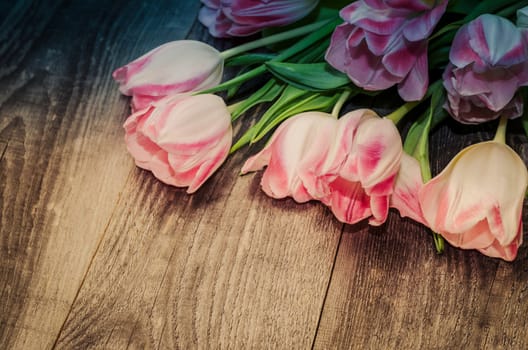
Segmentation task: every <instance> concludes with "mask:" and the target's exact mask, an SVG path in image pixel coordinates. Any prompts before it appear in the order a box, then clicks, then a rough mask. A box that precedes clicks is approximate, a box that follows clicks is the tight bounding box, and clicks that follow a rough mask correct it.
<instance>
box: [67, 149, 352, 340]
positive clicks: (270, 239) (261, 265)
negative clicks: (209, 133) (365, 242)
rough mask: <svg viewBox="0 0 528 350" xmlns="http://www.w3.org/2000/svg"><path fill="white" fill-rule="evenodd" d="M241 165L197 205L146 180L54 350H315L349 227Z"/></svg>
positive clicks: (216, 181) (115, 219)
mask: <svg viewBox="0 0 528 350" xmlns="http://www.w3.org/2000/svg"><path fill="white" fill-rule="evenodd" d="M242 158H243V157H241V155H237V156H235V157H234V159H231V160H230V161H229V162H228V163H227V164H225V165H224V166H223V168H222V169H221V171H220V173H218V174H216V175H215V176H214V177H213V178H212V179H210V181H209V182H208V183H207V184H206V186H205V187H204V188H202V189H200V191H199V192H198V193H196V194H195V195H193V196H188V195H186V194H185V193H184V192H183V190H176V189H172V188H170V187H167V186H165V185H162V184H160V183H159V182H157V181H155V180H153V178H152V176H151V175H150V174H148V173H146V172H143V171H139V170H138V171H137V172H136V174H135V176H134V177H133V178H132V180H131V181H130V182H129V183H128V184H127V187H126V189H125V190H124V191H123V195H122V197H121V200H120V202H119V204H118V206H117V210H116V212H115V214H114V215H113V216H112V221H111V222H110V225H109V226H108V229H107V233H106V235H105V238H104V240H103V242H102V244H101V248H100V249H99V251H98V253H97V255H96V257H95V259H94V262H93V265H92V267H91V269H90V271H89V273H88V275H87V277H86V280H85V283H84V284H83V286H82V288H81V291H80V293H79V296H78V298H77V299H76V302H75V304H74V305H73V308H72V312H71V314H70V316H69V318H68V320H67V322H66V324H65V327H64V329H63V331H62V333H61V337H60V339H59V341H58V343H57V345H58V346H57V348H60V349H61V348H64V349H70V348H85V347H95V348H125V347H131V348H164V349H176V348H181V349H188V348H218V347H223V348H255V347H264V348H277V347H284V348H307V347H309V346H310V345H311V343H312V340H313V336H314V334H315V329H316V326H317V321H318V318H319V314H320V310H321V306H322V303H323V299H324V295H325V291H326V286H327V283H328V281H329V277H330V273H331V269H332V264H333V260H334V255H335V252H336V249H337V244H338V240H339V235H340V232H341V227H342V225H341V224H340V223H338V222H337V221H336V220H335V219H333V218H332V216H331V214H330V213H329V212H328V211H327V210H326V209H325V208H323V207H322V206H321V205H320V204H318V203H310V204H305V205H298V204H295V203H294V202H293V201H291V200H285V201H274V200H271V199H270V198H267V197H266V196H265V195H263V193H262V192H261V191H260V189H259V180H260V175H256V176H255V175H249V176H245V177H237V174H238V171H239V168H240V166H241V162H242Z"/></svg>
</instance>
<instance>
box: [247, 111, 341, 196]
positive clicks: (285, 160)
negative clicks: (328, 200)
mask: <svg viewBox="0 0 528 350" xmlns="http://www.w3.org/2000/svg"><path fill="white" fill-rule="evenodd" d="M336 125H337V120H336V119H335V118H334V117H332V116H331V115H330V114H327V113H322V112H306V113H301V114H298V115H296V116H294V117H292V118H289V119H288V120H286V121H285V122H284V123H282V124H281V125H280V126H279V128H278V129H277V131H275V133H274V134H273V136H272V138H271V139H270V141H269V142H268V144H267V145H266V146H265V147H264V149H262V151H260V152H259V153H258V154H256V155H254V156H253V157H251V158H249V159H248V160H247V161H246V163H245V164H244V166H243V167H242V173H243V174H244V173H247V172H250V171H257V170H260V169H262V168H263V167H265V166H267V169H266V171H265V172H264V175H263V176H262V181H261V185H262V189H263V190H264V192H265V193H266V194H267V195H268V196H270V197H272V198H285V197H292V198H293V199H294V200H295V201H296V202H298V203H303V202H307V201H309V200H312V199H319V198H321V197H324V196H325V195H326V193H325V192H324V186H318V185H317V182H318V181H319V179H318V177H319V176H320V175H321V174H328V173H329V172H330V171H331V166H330V165H328V164H326V157H327V155H328V152H330V149H331V148H332V145H333V140H334V138H335V133H336ZM318 187H319V188H318Z"/></svg>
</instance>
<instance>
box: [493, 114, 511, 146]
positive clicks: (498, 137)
mask: <svg viewBox="0 0 528 350" xmlns="http://www.w3.org/2000/svg"><path fill="white" fill-rule="evenodd" d="M507 125H508V118H507V117H505V116H502V117H501V118H500V121H499V126H498V127H497V132H496V133H495V137H494V138H493V141H495V142H500V143H506V126H507Z"/></svg>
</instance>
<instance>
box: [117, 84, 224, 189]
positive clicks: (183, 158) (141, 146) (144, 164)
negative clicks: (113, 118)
mask: <svg viewBox="0 0 528 350" xmlns="http://www.w3.org/2000/svg"><path fill="white" fill-rule="evenodd" d="M124 128H125V131H126V135H125V142H126V144H127V149H128V151H129V152H130V154H131V155H132V156H133V157H134V159H135V162H136V165H137V166H139V167H140V168H143V169H146V170H150V171H152V173H153V174H154V176H156V177H157V178H158V179H159V180H161V181H163V182H165V183H167V184H169V185H173V186H177V187H186V186H188V189H187V192H188V193H192V192H195V191H196V190H197V189H198V188H199V187H200V186H201V185H202V184H203V183H204V182H205V181H206V180H207V179H208V178H209V177H210V176H211V175H212V174H213V173H214V172H215V171H216V169H218V167H219V166H220V165H221V164H222V163H223V162H224V160H225V159H226V157H227V155H228V153H229V148H230V147H231V142H232V128H231V116H230V113H229V111H228V110H227V107H226V105H225V104H224V101H223V100H222V99H221V98H220V97H218V96H216V95H206V94H204V95H194V96H191V95H183V94H180V95H172V96H168V97H166V98H163V99H161V100H158V101H155V102H153V103H152V104H151V105H149V106H148V107H147V108H145V109H143V110H140V111H137V112H136V113H134V114H132V115H131V116H130V117H129V118H128V119H127V120H126V121H125V124H124Z"/></svg>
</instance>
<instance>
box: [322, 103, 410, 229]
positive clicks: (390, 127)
mask: <svg viewBox="0 0 528 350" xmlns="http://www.w3.org/2000/svg"><path fill="white" fill-rule="evenodd" d="M338 122H339V125H338V132H337V135H336V139H335V143H334V149H333V151H332V152H331V154H332V157H333V159H332V161H331V162H330V163H331V164H340V166H339V167H338V170H337V172H336V175H337V176H335V178H328V180H327V181H328V194H327V196H326V197H324V198H322V199H321V201H322V202H323V203H325V204H326V205H328V206H329V207H330V208H331V209H332V212H333V213H334V215H335V216H336V217H337V218H338V219H339V220H340V221H342V222H345V223H349V224H354V223H356V222H359V221H361V220H363V219H366V218H370V219H369V223H370V224H371V225H374V226H377V225H381V224H382V223H384V222H385V220H386V219H387V215H388V211H389V200H390V196H391V194H392V192H393V189H394V182H395V179H396V174H397V173H398V170H399V167H400V160H401V157H402V153H403V149H402V144H401V138H400V134H399V132H398V129H397V128H396V126H395V125H394V123H393V122H392V121H390V120H388V119H384V118H380V117H379V116H378V115H377V114H376V113H375V112H374V111H372V110H369V109H358V110H355V111H352V112H349V113H347V114H345V115H344V116H342V117H341V118H340V119H339V121H338Z"/></svg>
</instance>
